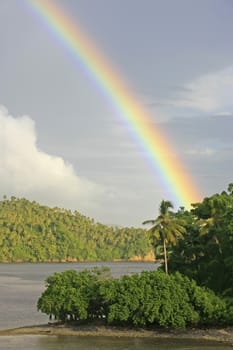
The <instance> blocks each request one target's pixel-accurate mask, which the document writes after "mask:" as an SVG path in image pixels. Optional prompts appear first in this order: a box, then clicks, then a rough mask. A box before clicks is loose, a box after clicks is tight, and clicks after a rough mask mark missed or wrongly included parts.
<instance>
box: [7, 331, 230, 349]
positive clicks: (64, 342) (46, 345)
mask: <svg viewBox="0 0 233 350" xmlns="http://www.w3.org/2000/svg"><path fill="white" fill-rule="evenodd" d="M0 349H4V350H16V349H17V350H21V349H30V350H203V349H204V350H220V349H222V350H232V347H231V346H227V345H225V344H216V343H209V342H203V341H202V342H198V341H184V340H178V339H177V340H174V339H173V340H168V339H162V340H161V339H141V338H136V339H135V338H134V339H132V338H110V337H76V336H33V335H28V336H5V337H0Z"/></svg>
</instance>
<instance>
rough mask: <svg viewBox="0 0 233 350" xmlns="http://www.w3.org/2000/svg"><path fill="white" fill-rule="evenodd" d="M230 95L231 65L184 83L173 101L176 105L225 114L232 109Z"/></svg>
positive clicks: (232, 76) (231, 86) (232, 71)
mask: <svg viewBox="0 0 233 350" xmlns="http://www.w3.org/2000/svg"><path fill="white" fill-rule="evenodd" d="M232 95H233V67H228V68H226V69H224V70H221V71H218V72H213V73H210V74H206V75H204V76H201V77H199V78H198V79H196V80H194V81H192V82H190V83H189V84H186V85H185V86H184V90H183V91H182V92H181V93H180V94H179V96H178V99H177V100H175V101H173V102H174V105H175V106H177V107H183V108H191V109H195V110H199V111H201V112H204V113H215V114H219V115H227V114H231V113H232V111H233V100H232Z"/></svg>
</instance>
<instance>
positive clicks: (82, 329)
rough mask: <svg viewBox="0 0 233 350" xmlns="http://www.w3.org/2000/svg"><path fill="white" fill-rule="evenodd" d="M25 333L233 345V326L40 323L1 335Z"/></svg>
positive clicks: (2, 331) (3, 332)
mask: <svg viewBox="0 0 233 350" xmlns="http://www.w3.org/2000/svg"><path fill="white" fill-rule="evenodd" d="M23 334H27V335H33V334H35V335H67V336H80V337H81V336H103V337H135V338H136V337H138V338H139V337H140V338H163V339H166V338H167V339H168V338H170V339H171V338H173V339H177V338H178V339H189V340H190V339H195V340H206V341H216V342H222V343H227V344H228V345H232V347H233V327H228V328H222V329H186V330H145V329H141V328H140V329H129V328H119V327H108V326H95V325H79V326H69V325H40V326H27V327H20V328H14V329H7V330H1V331H0V336H3V335H23Z"/></svg>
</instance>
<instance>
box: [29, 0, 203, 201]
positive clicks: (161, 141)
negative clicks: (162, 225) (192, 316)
mask: <svg viewBox="0 0 233 350" xmlns="http://www.w3.org/2000/svg"><path fill="white" fill-rule="evenodd" d="M28 4H29V5H30V6H31V7H32V9H33V10H34V11H35V13H36V14H38V15H39V16H40V17H41V18H42V19H43V20H44V21H45V23H46V24H47V26H48V27H49V29H50V30H51V31H52V32H53V33H54V34H55V36H56V37H57V38H58V40H59V41H60V43H62V45H63V46H64V47H65V49H68V50H69V51H70V52H71V53H72V55H73V56H74V57H75V59H76V60H77V61H78V63H79V65H80V66H81V67H84V69H85V70H86V71H87V73H88V74H89V75H90V76H91V78H92V79H94V80H95V82H96V83H97V84H98V86H99V87H100V89H101V92H102V93H104V94H105V95H107V97H108V99H110V101H111V103H112V104H113V105H114V108H115V109H116V110H117V112H118V115H119V118H121V119H122V120H123V123H124V124H126V125H127V126H128V127H129V129H130V130H131V132H132V134H133V136H134V138H135V139H136V142H137V143H139V144H140V146H141V148H142V149H143V150H144V153H145V154H146V156H147V158H148V159H149V162H150V164H151V165H152V167H153V168H154V169H155V173H156V176H157V177H159V178H160V180H161V181H162V182H163V186H164V188H165V190H166V192H167V193H168V194H169V195H170V196H172V198H169V199H171V200H172V201H175V203H174V204H176V205H180V206H185V207H186V208H189V207H190V204H191V203H193V202H197V201H198V200H199V199H200V195H199V193H198V191H197V189H196V188H195V185H194V181H193V180H192V179H191V176H190V174H188V172H187V170H186V169H185V166H184V165H183V164H182V162H181V161H180V160H178V158H177V155H176V154H174V147H172V146H171V145H170V144H169V141H168V140H167V139H166V137H165V136H164V135H162V132H161V130H160V129H159V128H158V127H156V126H155V125H154V124H153V122H152V118H151V117H150V115H149V113H148V112H147V111H146V110H145V109H144V108H143V107H142V106H141V105H140V104H139V103H138V102H137V99H136V97H134V96H133V94H132V93H131V92H130V89H129V88H128V87H127V86H126V84H125V83H124V81H123V79H122V78H120V75H119V74H117V72H116V70H115V69H113V68H112V66H111V65H110V64H109V62H107V60H106V58H105V57H104V56H103V55H102V53H101V52H100V50H98V49H97V48H96V47H95V46H94V44H93V43H92V42H91V40H90V38H89V37H87V36H86V35H85V34H84V32H83V31H82V30H81V28H80V26H78V25H77V23H74V21H72V20H71V19H70V18H69V16H68V15H67V14H65V12H64V9H61V8H59V6H58V5H57V4H56V1H52V0H31V1H30V0H28Z"/></svg>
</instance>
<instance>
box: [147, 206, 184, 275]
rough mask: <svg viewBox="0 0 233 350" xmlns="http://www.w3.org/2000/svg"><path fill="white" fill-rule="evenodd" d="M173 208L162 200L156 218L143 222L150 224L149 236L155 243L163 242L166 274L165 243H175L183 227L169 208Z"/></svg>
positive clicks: (180, 235) (181, 233)
mask: <svg viewBox="0 0 233 350" xmlns="http://www.w3.org/2000/svg"><path fill="white" fill-rule="evenodd" d="M171 208H173V204H172V202H170V201H165V200H162V202H161V204H160V207H159V216H158V217H157V218H156V219H151V220H146V221H144V222H143V225H145V224H151V225H152V227H151V228H150V230H149V231H150V234H151V235H150V238H151V240H152V242H153V243H154V244H155V242H156V241H158V240H161V241H162V243H163V253H164V265H165V272H166V274H168V262H167V244H168V243H171V244H173V245H175V244H176V241H177V239H178V238H179V237H183V234H184V233H185V231H186V230H185V228H184V226H182V221H181V220H180V219H178V218H176V217H175V215H174V213H173V212H172V211H171V210H170V209H171Z"/></svg>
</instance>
